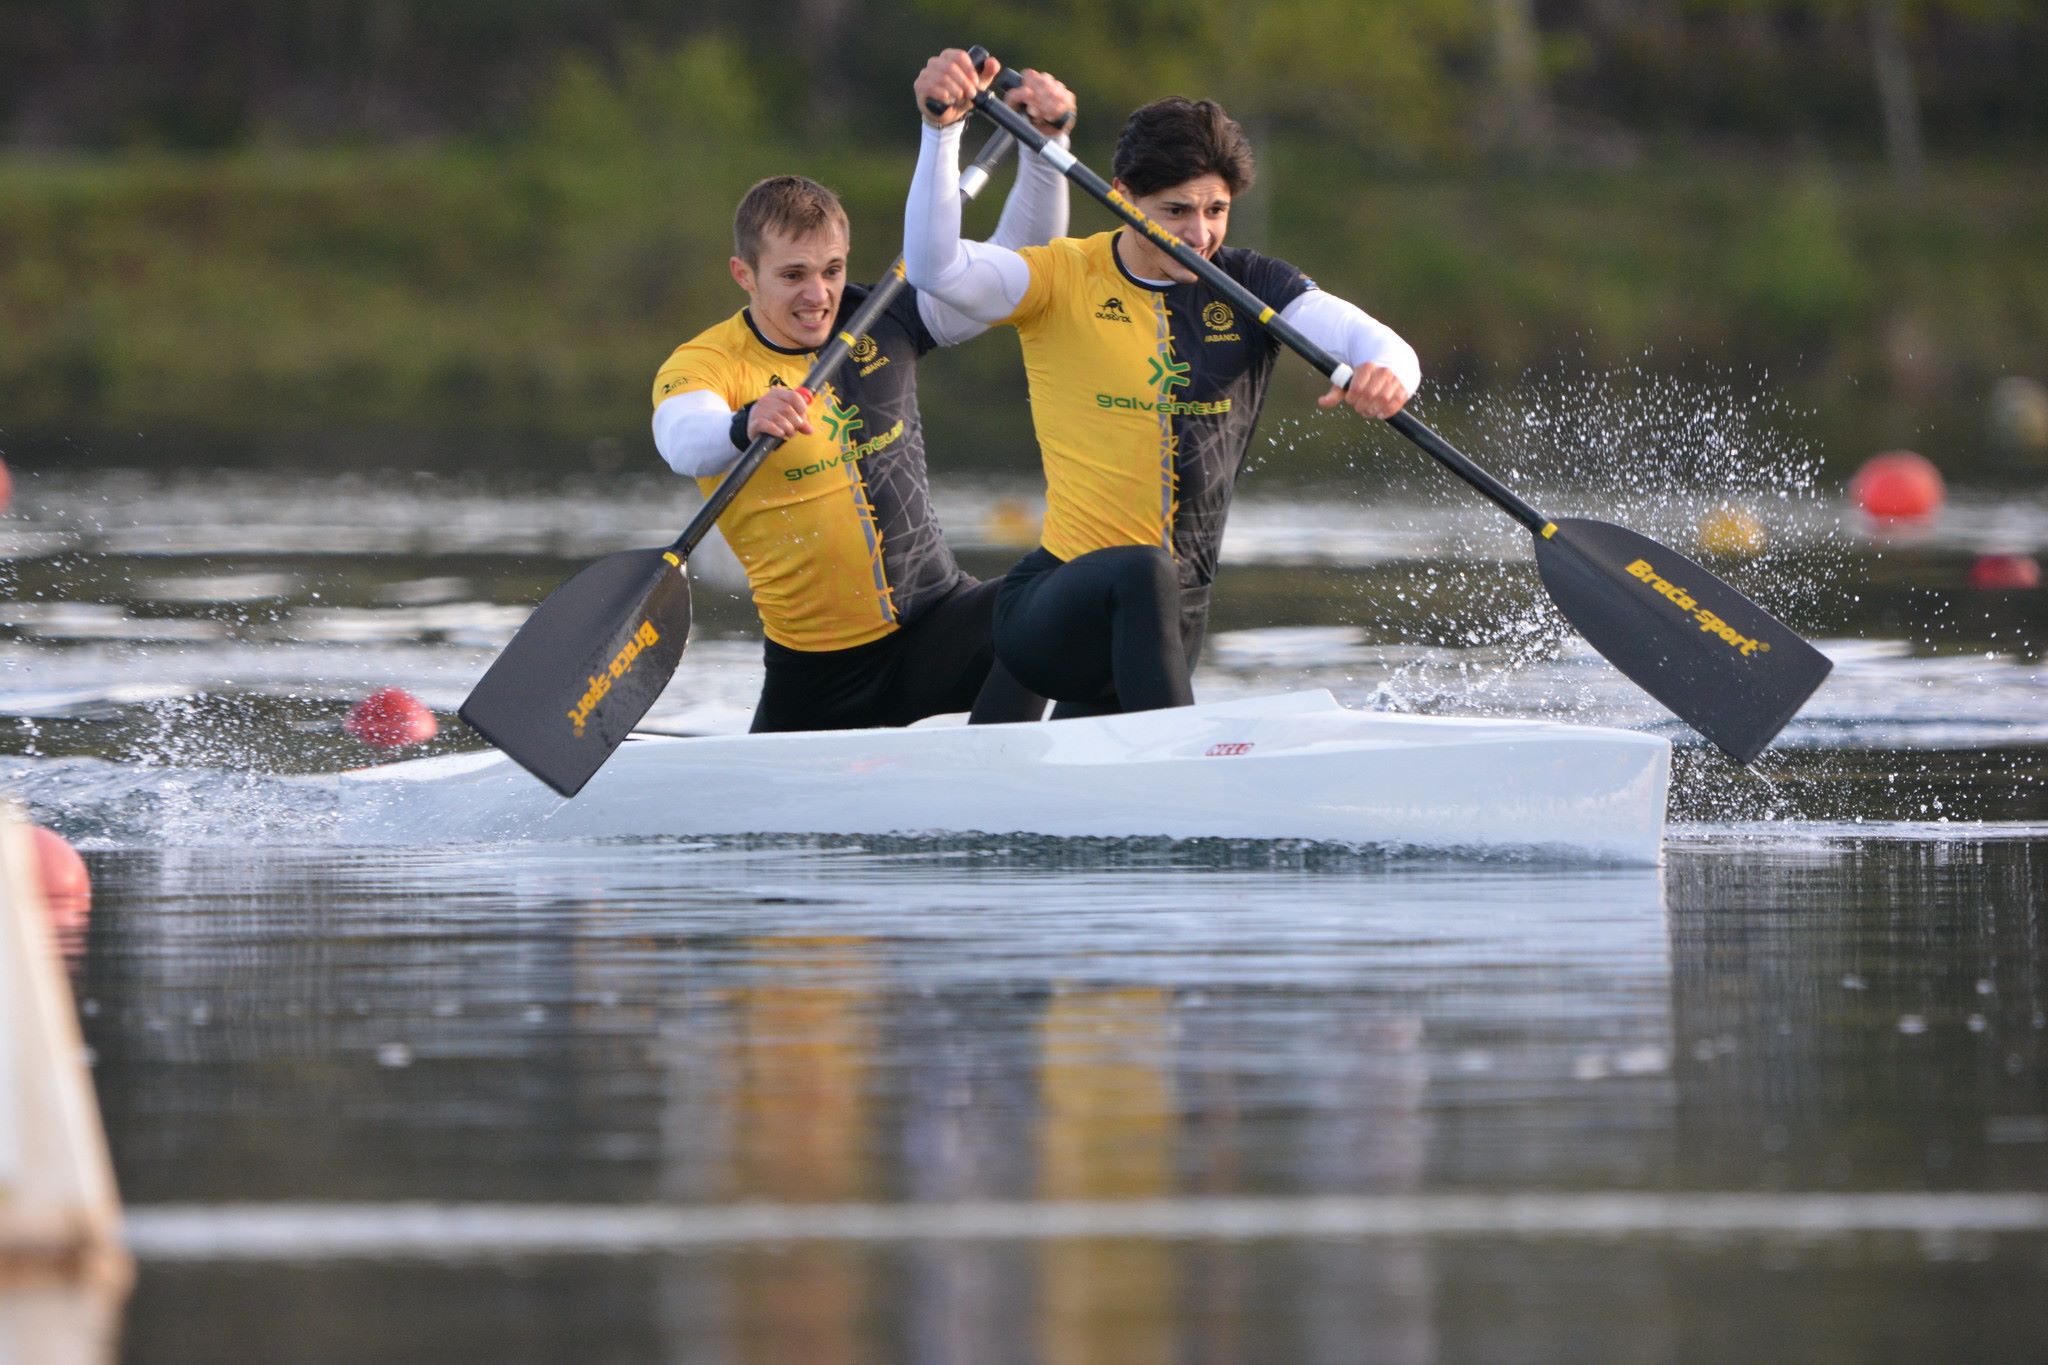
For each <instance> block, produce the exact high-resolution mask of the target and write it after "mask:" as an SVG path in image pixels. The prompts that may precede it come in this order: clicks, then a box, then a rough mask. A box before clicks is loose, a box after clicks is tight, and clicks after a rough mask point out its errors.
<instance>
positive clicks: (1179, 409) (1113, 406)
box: [1095, 354, 1230, 417]
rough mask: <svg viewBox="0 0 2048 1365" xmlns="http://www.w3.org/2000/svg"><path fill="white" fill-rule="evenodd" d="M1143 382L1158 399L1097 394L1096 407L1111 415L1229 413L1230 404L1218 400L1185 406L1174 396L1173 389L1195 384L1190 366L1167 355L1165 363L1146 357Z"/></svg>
mask: <svg viewBox="0 0 2048 1365" xmlns="http://www.w3.org/2000/svg"><path fill="white" fill-rule="evenodd" d="M1145 368H1146V376H1145V381H1146V382H1147V383H1148V384H1150V385H1152V387H1153V389H1154V390H1155V391H1156V392H1157V393H1158V395H1159V396H1158V397H1157V398H1134V397H1127V396H1125V395H1122V394H1114V393H1098V394H1096V395H1095V406H1097V407H1099V408H1104V409H1107V410H1110V411H1116V410H1123V411H1127V412H1162V413H1165V414H1167V415H1168V416H1170V417H1215V416H1219V415H1220V414H1222V413H1226V412H1229V411H1230V400H1229V399H1228V398H1220V399H1217V400H1216V401H1215V402H1206V403H1205V402H1184V401H1182V400H1180V399H1177V398H1175V397H1174V396H1173V391H1174V390H1175V389H1184V388H1186V387H1187V386H1188V385H1189V384H1192V383H1193V382H1194V380H1193V378H1192V377H1191V371H1192V369H1193V367H1192V366H1190V365H1189V364H1188V362H1187V361H1185V360H1175V359H1174V358H1173V356H1172V355H1171V354H1169V355H1168V356H1167V357H1166V358H1165V359H1164V360H1162V359H1160V358H1159V357H1158V356H1156V355H1154V356H1147V357H1145Z"/></svg>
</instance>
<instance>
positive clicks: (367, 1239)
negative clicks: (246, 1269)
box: [126, 1192, 2048, 1261]
mask: <svg viewBox="0 0 2048 1365" xmlns="http://www.w3.org/2000/svg"><path fill="white" fill-rule="evenodd" d="M1872 1232H1903V1233H1921V1234H1984V1233H2048V1194H1794V1193H1788V1194H1643V1193H1635V1192H1613V1193H1581V1194H1506V1195H1485V1194H1471V1195H1466V1194H1437V1195H1388V1196H1359V1197H1348V1196H1343V1197H1338V1196H1333V1197H1307V1198H1271V1199H1259V1198H1246V1199H1159V1200H1142V1199H1140V1200H1117V1201H1111V1200H1095V1201H1053V1200H1049V1201H1021V1200H1020V1201H995V1200H991V1201H968V1202H959V1203H934V1204H719V1205H692V1206H680V1207H677V1206H656V1205H630V1204H620V1205H608V1204H426V1203H418V1204H157V1205H145V1206H141V1207H137V1208H131V1209H129V1210H128V1211H127V1214H126V1233H127V1241H128V1245H129V1248H130V1249H131V1250H132V1251H133V1252H134V1253H135V1255H136V1256H137V1257H139V1258H141V1259H144V1260H152V1261H250V1260H286V1261H290V1260H321V1261H325V1260H350V1259H375V1260H387V1259H430V1260H503V1259H506V1258H511V1257H520V1256H559V1255H630V1254H638V1253H644V1252H658V1251H687V1250H690V1249H693V1248H702V1247H729V1246H750V1245H774V1244H784V1243H795V1242H847V1243H863V1242H865V1243H891V1242H932V1241H937V1242H1017V1241H1023V1242H1037V1241H1066V1240H1073V1239H1082V1238H1124V1239H1166V1240H1177V1241H1246V1240H1254V1239H1289V1240H1301V1239H1332V1238H1339V1239H1341V1238H1385V1237H1408V1238H1430V1237H1526V1238H1557V1237H1594V1238H1622V1237H1657V1236H1665V1237H1670V1236H1678V1237H1716V1236H1789V1237H1802V1238H1826V1237H1840V1236H1848V1235H1853V1234H1858V1233H1872Z"/></svg>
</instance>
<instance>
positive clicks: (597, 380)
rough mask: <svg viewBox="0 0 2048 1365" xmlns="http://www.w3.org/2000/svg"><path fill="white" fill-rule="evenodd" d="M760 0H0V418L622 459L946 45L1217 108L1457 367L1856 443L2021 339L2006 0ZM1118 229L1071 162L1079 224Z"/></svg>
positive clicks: (1097, 89) (1981, 386) (983, 445)
mask: <svg viewBox="0 0 2048 1365" xmlns="http://www.w3.org/2000/svg"><path fill="white" fill-rule="evenodd" d="M766 20H767V16H766V15H765V14H764V12H762V11H761V10H760V9H759V8H758V6H742V5H740V4H738V3H733V2H732V0H700V2H699V3H697V4H695V5H693V6H688V7H679V6H675V5H673V4H654V3H651V2H650V0H491V3H482V2H481V0H434V2H433V3H427V2H426V0H9V3H8V4H7V5H6V7H5V9H4V11H0V433H5V438H6V440H7V442H8V443H10V444H11V445H13V446H14V447H16V449H17V450H20V449H27V450H29V451H30V452H31V455H30V458H35V457H34V455H33V451H35V450H39V449H41V450H62V449H66V448H70V449H77V448H79V447H77V446H69V447H66V446H64V445H61V444H59V445H54V446H53V445H51V444H50V442H52V441H58V440H60V439H61V440H70V441H78V440H87V439H91V438H92V437H93V436H94V434H95V433H106V432H113V431H124V432H125V431H130V430H133V429H137V428H141V427H148V428H150V429H151V430H153V431H158V432H161V431H165V430H172V429H175V430H181V431H186V432H192V433H202V434H203V438H204V440H205V441H206V442H207V443H209V444H208V446H207V448H209V449H223V450H225V449H234V448H240V449H245V450H259V451H260V450H265V449H278V450H281V449H285V448H289V447H292V446H293V445H294V444H295V442H297V441H299V440H300V438H301V437H306V436H308V435H309V434H311V433H321V432H329V433H331V432H333V431H335V430H338V429H341V430H348V431H353V432H358V433H361V432H383V433H387V434H388V435H389V437H390V439H391V441H392V442H393V445H392V447H391V448H392V449H394V450H397V449H401V448H408V447H409V448H417V447H418V446H419V445H420V444H421V443H423V442H427V443H431V442H437V441H438V442H444V443H452V444H460V443H462V442H464V441H468V442H470V443H472V444H474V443H477V442H481V443H486V444H489V443H498V444H500V445H502V446H503V448H506V449H511V448H518V449H523V450H536V449H538V450H542V451H546V452H552V453H551V454H549V455H548V456H547V458H550V459H552V458H555V457H556V456H557V455H558V454H559V453H560V452H562V451H571V452H578V456H577V458H579V459H580V458H582V455H581V452H594V456H593V457H594V458H597V459H598V460H599V462H600V463H603V462H605V461H609V460H617V459H621V458H623V459H629V460H633V461H639V460H643V459H647V458H651V456H650V455H648V454H647V453H646V450H647V446H648V441H647V437H646V434H645V432H646V415H647V408H648V383H649V380H650V378H651V376H652V374H653V371H654V369H655V367H656V365H657V364H658V363H659V362H660V361H661V359H662V358H663V357H664V356H665V355H666V354H667V352H668V350H669V349H670V348H671V347H672V346H673V345H674V344H676V343H677V342H678V341H680V340H682V339H683V338H685V337H686V336H688V335H689V334H691V333H692V332H694V331H696V330H698V329H699V328H701V327H703V326H705V325H708V324H709V323H710V322H712V321H715V320H716V319H718V318H720V317H722V316H725V315H726V314H728V313H729V312H731V311H732V309H733V308H735V307H737V306H738V303H739V301H740V300H739V296H738V294H737V293H736V291H735V290H734V289H733V287H732V285H731V282H730V280H729V279H728V278H727V276H726V271H725V258H726V256H727V255H728V253H729V251H730V245H729V222H730V213H731V206H732V204H733V202H734V201H735V200H736V198H737V197H738V195H739V194H740V193H741V192H742V191H743V190H744V188H745V187H746V185H747V184H749V183H750V182H751V181H752V180H754V179H756V178H758V177H759V176H761V175H765V174H770V173H774V172H776V171H781V170H800V171H804V172H807V173H810V174H814V175H816V176H818V177H819V178H820V179H823V180H825V181H827V182H828V183H831V184H833V185H834V186H835V187H836V188H838V189H839V190H840V191H841V193H842V194H843V195H844V196H845V197H846V199H847V202H848V206H849V209H850V211H851V213H852V215H853V220H854V224H855V263H856V266H857V268H858V271H859V273H861V274H863V275H870V276H871V275H872V274H873V273H874V272H876V271H877V270H879V269H880V268H881V267H882V266H883V265H884V264H885V263H886V262H887V260H888V258H889V257H890V256H891V255H893V254H894V252H895V249H896V245H897V242H898V239H899V233H900V227H899V224H900V217H901V196H902V193H903V189H904V186H905V184H906V183H907V180H908V176H909V171H910V165H911V161H912V158H913V156H914V152H915V146H916V122H915V118H916V116H915V112H914V110H913V108H912V106H911V102H910V95H909V85H910V80H911V78H912V76H913V74H914V73H915V71H916V70H917V68H918V67H919V65H921V63H922V62H923V60H924V58H925V57H926V56H928V55H929V54H930V53H931V52H932V51H934V50H936V49H937V48H938V47H940V46H943V45H945V44H946V43H948V42H960V41H966V40H976V41H982V42H985V43H987V44H988V45H989V46H991V47H992V48H993V49H995V50H996V51H997V53H998V54H999V55H1001V56H1003V57H1004V58H1005V59H1006V60H1008V61H1009V62H1010V63H1012V64H1013V65H1020V66H1021V65H1030V66H1039V67H1043V68H1046V69H1049V70H1052V71H1055V72H1057V73H1059V74H1060V75H1061V76H1062V77H1063V78H1064V79H1066V80H1067V82H1068V83H1069V84H1070V85H1072V86H1074V88H1075V89H1076V91H1077V93H1078V94H1079V95H1080V97H1081V101H1082V123H1081V128H1080V132H1079V135H1078V137H1077V150H1078V151H1079V152H1080V153H1081V154H1082V155H1083V156H1085V157H1086V158H1088V159H1090V160H1091V161H1092V162H1093V163H1094V164H1096V165H1097V166H1098V167H1106V165H1107V162H1108V159H1109V150H1110V148H1111V146H1112V145H1113V143H1114V139H1115V135H1116V131H1117V128H1118V126H1119V124H1120V123H1121V117H1122V115H1123V113H1125V112H1126V111H1127V110H1128V109H1129V108H1130V107H1131V106H1133V105H1135V104H1137V103H1139V102H1142V101H1144V100H1146V99H1150V98H1153V97H1155V96H1158V95H1161V94H1165V93H1169V92H1175V91H1179V92H1184V93H1190V94H1202V95H1210V96H1214V97H1216V98H1219V99H1221V100H1223V101H1224V102H1225V103H1226V104H1227V105H1228V106H1229V107H1230V108H1231V110H1232V111H1233V113H1235V114H1236V115H1238V116H1239V117H1240V118H1241V119H1242V120H1244V122H1245V123H1246V125H1247V127H1248V128H1249V129H1250V130H1251V132H1252V134H1253V137H1254V140H1255V142H1256V144H1257V146H1258V148H1259V151H1260V155H1261V168H1262V174H1261V179H1260V182H1259V184H1258V186H1257V187H1256V188H1255V190H1254V191H1253V193H1252V194H1250V195H1249V196H1247V198H1246V199H1245V201H1244V202H1243V203H1242V205H1241V208H1240V212H1239V214H1238V216H1237V221H1236V223H1235V226H1234V230H1233V231H1234V239H1235V240H1238V241H1242V242H1245V243H1248V244H1256V245H1259V246H1261V247H1263V248H1265V249H1268V250H1271V251H1273V252H1275V253H1276V254H1280V255H1284V256H1287V257H1288V258H1290V259H1293V260H1295V261H1297V262H1299V263H1300V264H1302V265H1303V266H1305V267H1307V268H1308V269H1309V270H1310V271H1311V273H1313V274H1315V275H1316V276H1317V277H1318V278H1319V279H1320V280H1322V281H1323V282H1324V283H1325V284H1326V285H1328V286H1329V287H1331V288H1333V289H1336V290H1338V291H1340V292H1342V293H1344V294H1346V295H1348V296H1350V297H1352V298H1355V299H1357V300H1359V301H1360V302H1362V303H1364V304H1365V305H1366V306H1367V307H1368V308H1371V309H1372V310H1373V311H1375V312H1377V313H1379V314H1380V315H1381V316H1383V317H1385V318H1387V319H1388V320H1389V321H1391V322H1393V323H1394V324H1395V325H1396V326H1398V327H1399V328H1401V330H1402V331H1403V332H1404V333H1406V334H1407V335H1408V336H1410V337H1411V338H1412V339H1413V340H1415V342H1416V343H1417V345H1418V347H1419V348H1420V349H1421V350H1422V351H1423V353H1424V356H1425V359H1426V362H1427V365H1428V368H1429V371H1430V373H1431V376H1432V380H1433V382H1436V383H1438V384H1440V385H1446V386H1448V387H1449V388H1450V390H1451V391H1455V390H1456V388H1457V386H1460V385H1463V386H1476V387H1485V386H1488V385H1494V384H1499V383H1504V382H1509V381H1513V380H1515V379H1517V378H1518V377H1520V376H1524V375H1527V374H1531V373H1533V374H1535V375H1538V376H1540V375H1542V374H1544V373H1546V372H1550V371H1552V370H1554V369H1556V368H1557V367H1559V366H1563V365H1570V366H1579V367H1585V366H1591V367H1595V368H1599V367H1613V366H1625V365H1629V364H1633V363H1636V362H1637V361H1642V363H1644V364H1646V365H1649V366H1651V367H1655V368H1659V369H1666V370H1684V369H1686V368H1688V367H1699V368H1703V369H1716V370H1719V371H1722V372H1727V371H1737V372H1754V373H1756V374H1757V375H1758V376H1759V379H1758V380H1757V382H1758V383H1759V384H1762V383H1766V382H1768V383H1770V384H1772V385H1782V386H1785V387H1786V388H1787V389H1788V390H1789V391H1791V392H1793V393H1794V394H1796V395H1798V396H1799V398H1800V400H1801V401H1804V402H1809V403H1812V404H1815V405H1824V406H1830V407H1834V408H1838V409H1843V410H1848V409H1853V410H1854V411H1855V412H1857V413H1859V414H1863V415H1864V416H1865V419H1866V421H1867V425H1868V429H1869V430H1870V431H1871V432H1872V433H1873V439H1878V437H1877V435H1876V433H1878V432H1880V431H1882V430H1883V429H1885V424H1891V425H1893V426H1896V425H1898V424H1901V423H1904V424H1906V425H1908V426H1911V425H1912V424H1914V423H1916V422H1919V423H1924V422H1925V421H1926V420H1928V418H1927V416H1926V414H1927V413H1930V412H1935V411H1946V409H1945V408H1944V405H1953V404H1955V403H1957V402H1961V401H1969V402H1975V401H1979V400H1980V399H1981V396H1982V394H1983V393H1984V392H1985V391H1987V390H1988V388H1989V386H1990V385H1991V384H1992V383H1993V382H1994V381H1995V380H1996V379H1997V378H1998V377H1999V376H2000V375H2002V374H2006V373H2035V374H2038V373H2040V372H2042V371H2043V370H2044V369H2048V355H2044V354H2043V352H2044V347H2048V249H2044V247H2048V174H2044V173H2043V171H2044V165H2048V162H2044V156H2043V153H2044V151H2048V81H2043V80H2041V79H2040V76H2039V73H2040V71H2041V70H2042V69H2043V68H2044V65H2048V5H2043V4H2041V3H2040V2H2039V0H1803V2H1802V3H1790V2H1786V3H1775V2H1773V0H1398V3H1397V2H1396V0H1271V3H1267V4H1263V5H1257V6H1225V5H1209V6H1202V7H1192V8H1191V7H1187V6H1181V5H1168V4H1164V3H1160V2H1159V0H1019V2H1018V3H1014V4H1011V5H1007V6H1003V7H986V6H980V5H974V4H969V3H967V0H914V3H911V4H908V5H900V4H899V5H894V6H885V5H878V4H872V3H865V2H864V0H796V3H794V4H793V5H786V6H784V7H783V8H782V9H780V10H777V11H775V12H774V16H773V20H774V21H773V22H772V23H769V22H766ZM997 197H999V196H990V198H991V199H994V198H997ZM994 211H995V210H994V208H993V206H992V205H989V206H983V205H978V206H977V207H976V209H975V211H974V217H973V218H972V219H971V223H973V224H977V225H985V224H986V223H988V222H990V221H992V219H993V214H994ZM1106 225H1107V219H1106V215H1103V214H1102V213H1101V212H1100V211H1099V210H1097V209H1095V208H1094V206H1092V205H1088V204H1085V203H1080V202H1077V203H1076V205H1075V228H1076V230H1077V231H1093V230H1096V229H1097V228H1099V227H1102V226H1106ZM1646 355H1647V359H1644V357H1645V356H1646ZM935 373H936V375H937V382H931V381H928V394H927V409H928V414H929V416H930V417H931V419H932V423H933V427H934V442H935V445H937V444H938V443H940V442H944V443H945V444H946V446H947V447H948V448H949V449H957V450H958V451H959V452H960V454H961V456H962V457H963V458H979V457H982V456H984V455H985V456H987V457H989V458H1001V459H1005V460H1009V459H1013V458H1017V457H1018V455H1019V453H1020V452H1023V451H1026V450H1028V433H1027V432H1025V431H1024V430H1023V429H1022V427H1021V422H1019V421H1016V420H1012V414H1014V415H1016V416H1018V417H1021V409H1020V408H1015V407H1012V406H1009V404H1010V400H1011V399H1012V398H1013V397H1014V396H1015V395H1017V394H1019V393H1020V392H1021V379H1020V377H1019V376H1018V374H1017V366H1016V363H1015V355H1014V348H1013V345H1012V344H1010V343H986V344H982V345H977V346H973V347H968V348H964V350H963V351H962V352H961V353H960V355H958V356H957V357H954V356H948V357H946V358H945V359H944V361H943V362H942V367H941V369H940V370H939V371H937V372H935ZM1764 375H1768V376H1769V378H1768V380H1766V379H1764V378H1762V377H1761V376H1764ZM1300 385H1301V387H1302V391H1303V392H1307V391H1308V389H1309V387H1310V386H1308V384H1307V381H1306V380H1305V379H1303V380H1301V381H1300ZM985 411H986V412H997V411H999V412H1001V413H1002V414H1003V415H1004V416H1003V421H1002V422H1001V424H1000V430H999V431H996V432H995V434H991V427H990V424H988V423H985V422H983V421H982V420H981V417H982V415H983V413H984V412H985ZM52 458H61V455H59V456H54V457H52ZM1986 459H1987V460H1988V459H1989V457H1988V456H1987V457H1986ZM1993 472H1994V473H1995V471H1993Z"/></svg>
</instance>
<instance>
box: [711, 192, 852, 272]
mask: <svg viewBox="0 0 2048 1365" xmlns="http://www.w3.org/2000/svg"><path fill="white" fill-rule="evenodd" d="M835 224H836V225H837V226H838V228H839V230H840V231H842V232H844V231H846V230H847V227H846V210H845V209H844V208H842V207H840V204H839V196H838V195H836V194H834V193H832V191H830V190H828V189H826V188H825V187H824V186H823V185H820V184H819V183H818V182H817V181H815V180H806V179H804V177H802V176H800V175H774V176H770V177H769V178H768V179H766V180H763V181H760V182H758V183H757V184H755V186H754V188H752V189H750V190H748V191H747V194H746V197H745V198H744V199H742V200H740V207H739V211H738V212H737V213H735V214H733V216H732V250H733V254H734V255H735V256H738V257H739V258H740V259H741V260H743V261H745V262H746V263H747V264H748V265H759V264H760V263H761V242H762V239H763V238H764V237H765V236H766V235H767V233H768V230H769V229H770V228H773V229H774V230H775V231H777V232H779V233H781V234H782V235H783V236H785V237H788V238H791V239H792V240H794V239H797V238H801V237H808V236H810V235H811V234H812V233H814V232H816V231H818V230H819V229H820V228H824V227H829V226H833V225H835Z"/></svg>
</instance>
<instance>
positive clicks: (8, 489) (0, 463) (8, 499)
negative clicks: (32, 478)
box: [0, 460, 14, 515]
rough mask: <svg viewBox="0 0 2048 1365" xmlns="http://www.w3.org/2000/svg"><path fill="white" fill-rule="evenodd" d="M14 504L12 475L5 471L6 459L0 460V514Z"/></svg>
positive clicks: (4, 512) (3, 513)
mask: <svg viewBox="0 0 2048 1365" xmlns="http://www.w3.org/2000/svg"><path fill="white" fill-rule="evenodd" d="M13 505H14V476H13V475H12V474H10V473H8V472H7V461H5V460H0V515H5V514H6V512H7V509H8V508H9V507H12V506H13Z"/></svg>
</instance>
